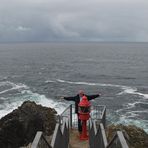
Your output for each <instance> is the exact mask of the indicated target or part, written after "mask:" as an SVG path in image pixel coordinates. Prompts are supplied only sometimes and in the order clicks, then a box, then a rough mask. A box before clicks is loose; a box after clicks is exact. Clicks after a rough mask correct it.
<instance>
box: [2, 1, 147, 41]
mask: <svg viewBox="0 0 148 148" xmlns="http://www.w3.org/2000/svg"><path fill="white" fill-rule="evenodd" d="M19 41H21V42H22V41H33V42H34V41H129V42H130V41H134V42H136V41H137V42H148V0H0V42H19Z"/></svg>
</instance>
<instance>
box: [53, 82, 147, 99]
mask: <svg viewBox="0 0 148 148" xmlns="http://www.w3.org/2000/svg"><path fill="white" fill-rule="evenodd" d="M56 81H57V82H60V83H68V84H76V85H90V86H102V87H116V88H119V89H121V90H122V91H121V92H120V93H118V94H117V95H122V94H134V95H139V96H142V97H143V98H144V99H148V94H144V93H140V92H138V91H137V88H136V87H130V86H125V85H116V84H104V83H91V82H72V81H65V80H61V79H56ZM56 81H54V82H56ZM52 82H53V81H52Z"/></svg>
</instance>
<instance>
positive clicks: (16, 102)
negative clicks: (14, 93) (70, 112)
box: [0, 83, 67, 117]
mask: <svg viewBox="0 0 148 148" xmlns="http://www.w3.org/2000/svg"><path fill="white" fill-rule="evenodd" d="M13 85H14V83H13ZM20 88H24V89H23V90H21V94H22V95H20V96H19V97H15V98H13V99H12V98H11V100H13V102H10V100H9V99H7V100H6V101H5V104H4V107H3V109H2V110H0V117H3V116H5V115H6V114H8V113H10V112H11V111H13V110H14V109H16V108H18V106H20V105H21V104H22V103H23V102H24V101H26V100H30V101H35V102H36V103H37V104H41V105H43V106H46V107H50V108H54V109H55V110H56V111H57V113H58V114H60V113H61V112H63V110H64V109H65V107H66V106H67V104H66V103H64V102H59V101H54V100H53V99H51V98H47V97H46V96H45V95H41V94H38V93H33V92H32V91H31V90H29V87H27V86H26V85H23V84H21V85H18V84H17V85H15V87H13V89H20ZM11 90H12V89H11ZM5 92H6V91H5Z"/></svg>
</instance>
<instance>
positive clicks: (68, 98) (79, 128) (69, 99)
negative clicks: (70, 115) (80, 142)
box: [61, 90, 100, 132]
mask: <svg viewBox="0 0 148 148" xmlns="http://www.w3.org/2000/svg"><path fill="white" fill-rule="evenodd" d="M83 96H86V97H87V99H88V101H89V100H93V99H95V98H97V97H99V96H100V94H96V95H86V94H85V93H84V91H83V90H80V91H79V92H78V94H77V95H76V96H73V97H61V98H62V99H65V100H67V101H74V102H75V113H76V114H77V115H78V116H79V113H78V104H79V102H80V101H81V100H82V97H83ZM78 130H79V132H82V124H81V120H80V119H79V117H78Z"/></svg>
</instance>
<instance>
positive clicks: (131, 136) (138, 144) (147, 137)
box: [107, 124, 148, 148]
mask: <svg viewBox="0 0 148 148" xmlns="http://www.w3.org/2000/svg"><path fill="white" fill-rule="evenodd" d="M118 130H121V131H122V132H123V134H124V137H125V138H126V141H127V143H128V145H129V147H130V148H148V134H147V133H146V132H145V131H144V130H143V129H141V128H138V127H136V126H134V125H129V126H124V125H121V124H120V125H110V126H109V127H108V129H107V135H108V140H109V141H110V140H111V139H112V137H113V135H114V134H115V132H116V131H118Z"/></svg>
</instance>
